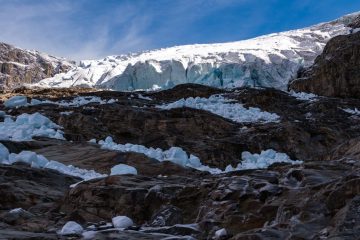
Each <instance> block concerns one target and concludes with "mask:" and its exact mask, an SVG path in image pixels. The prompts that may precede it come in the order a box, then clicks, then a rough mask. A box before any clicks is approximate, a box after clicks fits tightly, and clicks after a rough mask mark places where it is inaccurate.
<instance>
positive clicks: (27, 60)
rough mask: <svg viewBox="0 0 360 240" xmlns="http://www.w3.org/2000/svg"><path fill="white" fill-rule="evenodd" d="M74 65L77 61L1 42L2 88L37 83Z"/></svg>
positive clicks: (0, 66)
mask: <svg viewBox="0 0 360 240" xmlns="http://www.w3.org/2000/svg"><path fill="white" fill-rule="evenodd" d="M74 66H75V62H71V61H67V60H65V59H61V58H56V57H53V56H50V55H47V54H44V53H40V52H37V51H28V50H23V49H20V48H16V47H14V46H11V45H9V44H5V43H0V89H12V88H15V87H20V86H22V85H24V84H29V83H36V82H38V81H40V80H42V79H44V78H48V77H52V76H54V75H55V74H57V73H61V72H66V71H68V70H69V69H70V68H72V67H74Z"/></svg>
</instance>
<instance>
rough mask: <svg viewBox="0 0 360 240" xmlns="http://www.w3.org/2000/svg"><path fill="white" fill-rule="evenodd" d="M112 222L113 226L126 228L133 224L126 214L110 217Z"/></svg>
mask: <svg viewBox="0 0 360 240" xmlns="http://www.w3.org/2000/svg"><path fill="white" fill-rule="evenodd" d="M112 223H113V225H114V227H115V228H127V227H131V226H132V225H134V222H133V220H132V219H131V218H129V217H127V216H116V217H114V218H112Z"/></svg>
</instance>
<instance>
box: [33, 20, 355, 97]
mask: <svg viewBox="0 0 360 240" xmlns="http://www.w3.org/2000/svg"><path fill="white" fill-rule="evenodd" d="M357 15H358V13H357V14H352V15H347V16H345V17H342V18H340V19H337V20H335V21H332V22H328V23H322V24H318V25H315V26H312V27H308V28H304V29H299V30H293V31H287V32H281V33H275V34H269V35H265V36H261V37H257V38H254V39H249V40H244V41H237V42H229V43H216V44H194V45H184V46H176V47H170V48H164V49H158V50H152V51H148V52H142V53H138V54H128V55H120V56H109V57H106V58H104V59H101V60H86V61H82V62H81V63H80V65H79V66H78V67H76V68H74V69H72V70H70V71H69V72H67V73H61V74H58V75H56V76H55V77H53V78H48V79H45V80H43V81H41V82H40V83H39V84H38V85H39V86H44V87H70V86H92V87H93V86H95V87H99V88H111V89H115V90H135V89H153V88H154V86H160V87H162V88H168V87H172V86H174V85H177V84H181V83H199V84H205V85H210V86H216V87H239V86H263V87H275V88H278V89H282V90H285V89H286V85H287V83H288V81H289V80H290V79H291V78H292V77H294V76H295V74H296V72H297V71H298V69H299V68H300V67H302V66H308V65H310V64H311V63H312V62H313V60H314V59H315V57H316V56H318V55H319V54H320V53H321V52H322V50H323V48H324V46H325V44H326V43H327V41H328V40H330V39H331V38H332V37H335V36H337V35H341V34H348V33H349V32H350V30H351V28H349V27H346V26H347V25H348V24H349V23H350V22H352V21H353V20H354V19H355V18H356V17H357Z"/></svg>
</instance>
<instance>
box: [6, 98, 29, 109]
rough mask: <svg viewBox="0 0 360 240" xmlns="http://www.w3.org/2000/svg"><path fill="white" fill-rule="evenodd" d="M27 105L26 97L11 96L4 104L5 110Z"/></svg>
mask: <svg viewBox="0 0 360 240" xmlns="http://www.w3.org/2000/svg"><path fill="white" fill-rule="evenodd" d="M27 104H28V102H27V97H26V96H13V97H11V98H9V99H8V100H6V101H5V102H4V106H5V107H7V108H16V107H22V106H26V105H27Z"/></svg>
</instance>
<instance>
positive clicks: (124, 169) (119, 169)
mask: <svg viewBox="0 0 360 240" xmlns="http://www.w3.org/2000/svg"><path fill="white" fill-rule="evenodd" d="M125 174H132V175H137V170H136V168H134V167H132V166H129V165H126V164H118V165H115V166H114V167H112V168H111V174H110V175H125Z"/></svg>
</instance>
